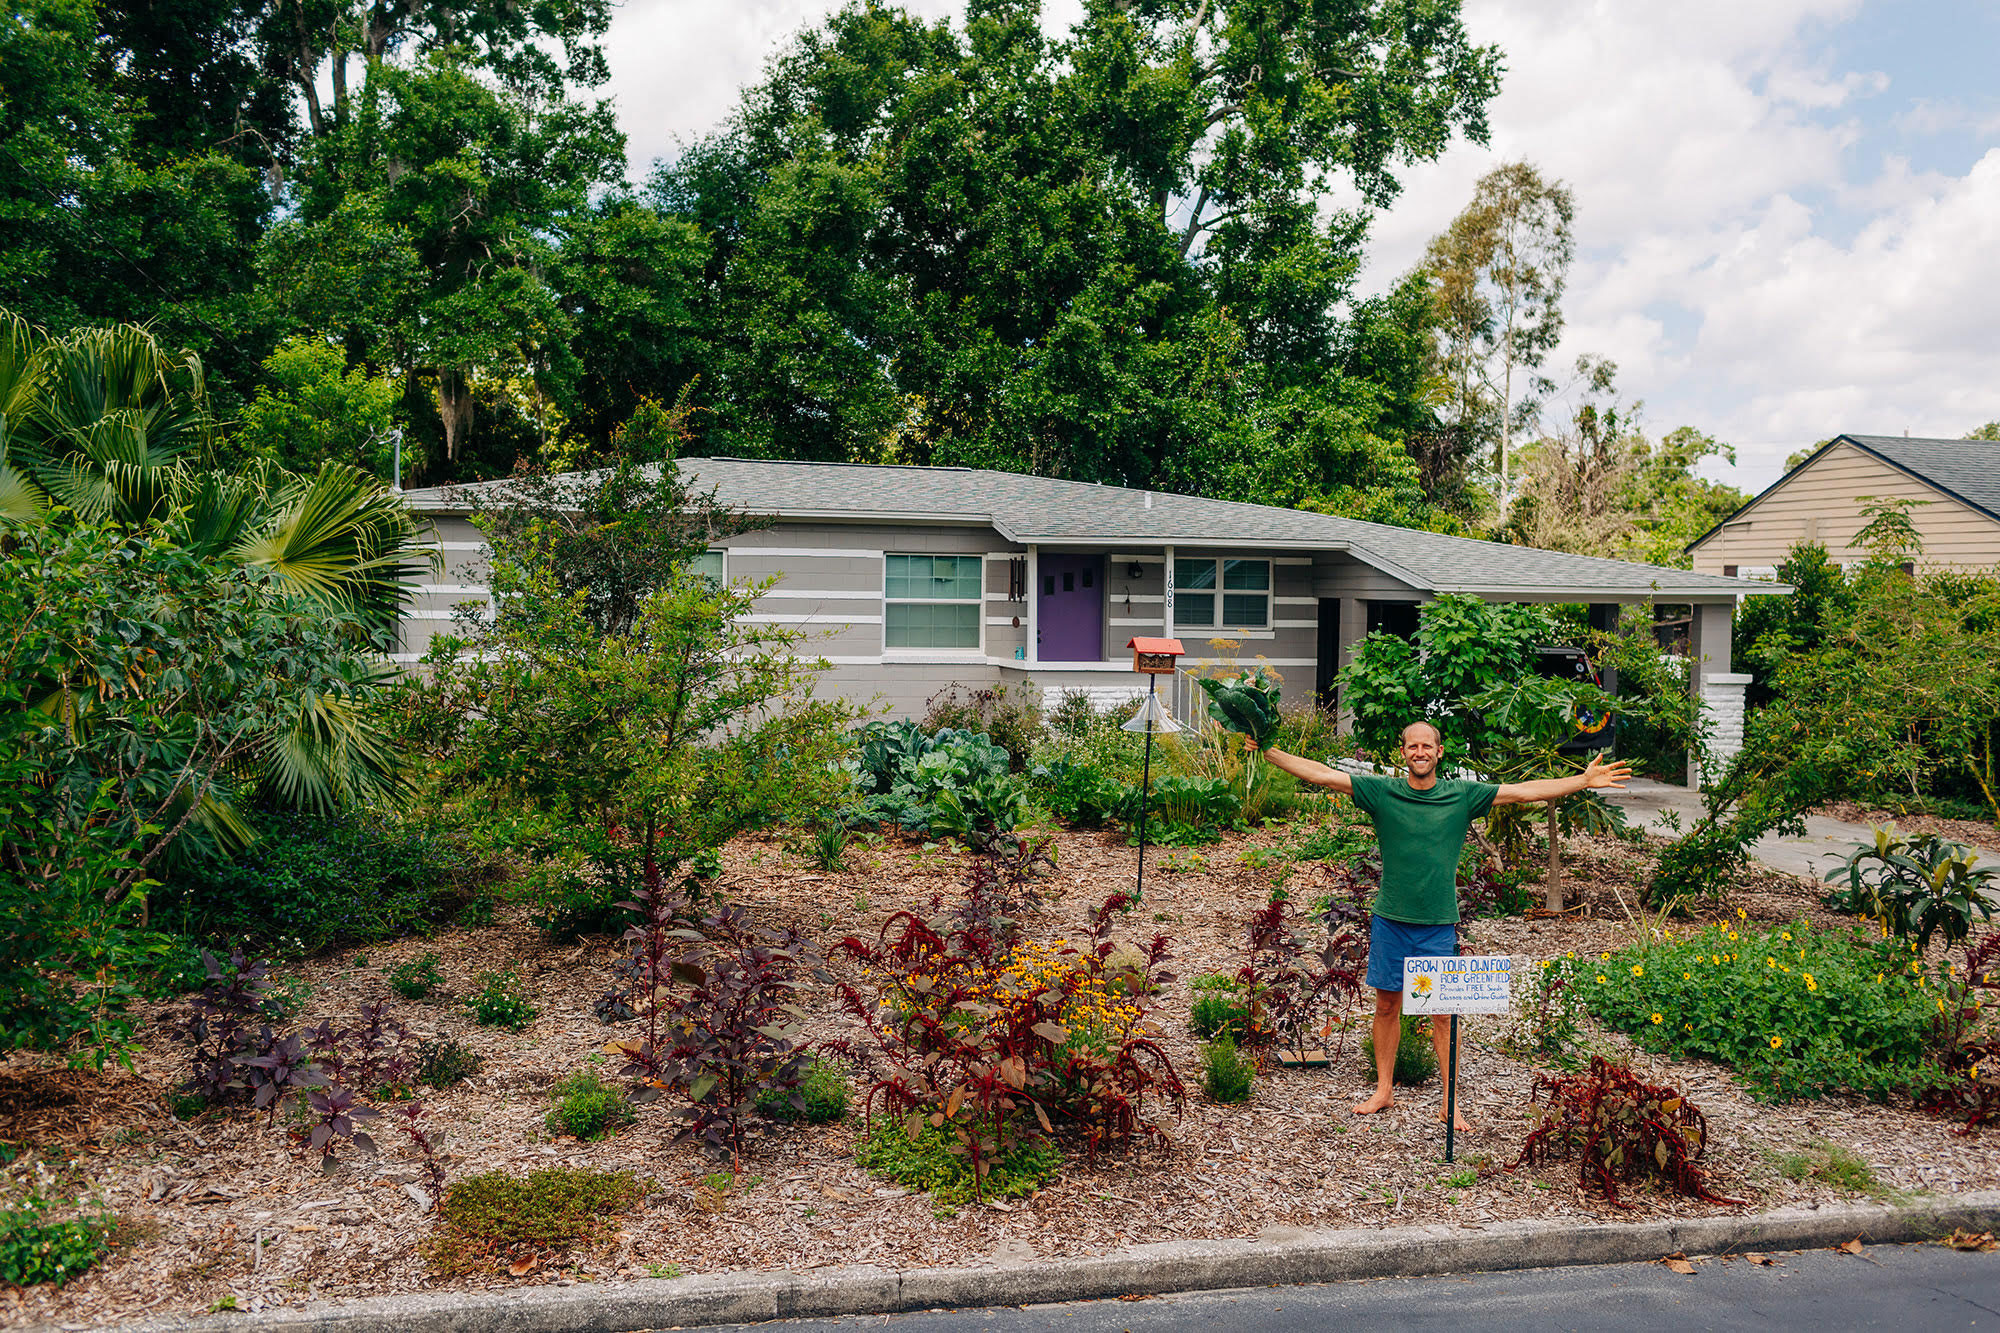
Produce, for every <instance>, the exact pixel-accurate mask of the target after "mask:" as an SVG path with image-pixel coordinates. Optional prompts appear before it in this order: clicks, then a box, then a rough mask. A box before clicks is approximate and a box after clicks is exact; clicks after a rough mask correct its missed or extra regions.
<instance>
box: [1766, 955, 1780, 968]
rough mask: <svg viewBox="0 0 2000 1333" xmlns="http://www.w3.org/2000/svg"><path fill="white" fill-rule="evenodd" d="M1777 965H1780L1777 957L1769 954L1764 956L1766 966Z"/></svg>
mask: <svg viewBox="0 0 2000 1333" xmlns="http://www.w3.org/2000/svg"><path fill="white" fill-rule="evenodd" d="M1777 965H1778V960H1777V959H1775V958H1772V957H1770V956H1769V955H1766V956H1765V958H1764V966H1765V967H1776V966H1777Z"/></svg>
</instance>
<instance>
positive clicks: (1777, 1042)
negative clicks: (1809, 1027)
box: [1771, 1033, 1785, 1051]
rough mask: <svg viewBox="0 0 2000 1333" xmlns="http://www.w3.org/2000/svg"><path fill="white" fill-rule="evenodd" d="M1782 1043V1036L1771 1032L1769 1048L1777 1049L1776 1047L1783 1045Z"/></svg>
mask: <svg viewBox="0 0 2000 1333" xmlns="http://www.w3.org/2000/svg"><path fill="white" fill-rule="evenodd" d="M1784 1044H1785V1039H1784V1038H1783V1037H1780V1036H1778V1035H1777V1034H1776V1033H1772V1034H1771V1049H1772V1050H1774V1051H1775V1050H1777V1049H1778V1048H1779V1047H1780V1046H1783V1045H1784Z"/></svg>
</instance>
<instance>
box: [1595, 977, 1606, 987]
mask: <svg viewBox="0 0 2000 1333" xmlns="http://www.w3.org/2000/svg"><path fill="white" fill-rule="evenodd" d="M1604 982H1605V978H1604V977H1602V976H1600V977H1598V978H1597V984H1598V985H1600V986H1602V985H1603V984H1604Z"/></svg>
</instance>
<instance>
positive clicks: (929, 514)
mask: <svg viewBox="0 0 2000 1333" xmlns="http://www.w3.org/2000/svg"><path fill="white" fill-rule="evenodd" d="M680 466H681V467H683V468H684V469H686V470H688V471H690V472H692V473H693V474H694V477H695V479H696V481H697V483H698V484H699V486H700V487H701V488H702V489H704V490H705V489H707V488H709V487H714V488H715V489H716V491H717V494H718V497H719V498H720V499H721V501H722V502H723V503H724V504H726V505H728V506H729V507H730V508H732V509H738V510H743V511H746V512H749V513H757V514H776V515H779V516H782V517H785V518H793V519H799V518H821V519H828V520H848V521H857V520H870V521H877V522H899V521H901V522H916V521H924V522H936V521H939V520H944V521H952V520H958V521H962V522H968V523H981V524H991V525H992V526H993V527H994V528H995V529H997V530H998V531H999V532H1000V533H1001V535H1003V536H1005V537H1007V538H1008V539H1010V540H1012V541H1015V542H1019V543H1022V544H1024V545H1026V544H1037V545H1095V546H1102V547H1111V548H1113V549H1117V548H1144V547H1148V546H1151V547H1159V546H1164V545H1181V546H1246V547H1260V548H1274V549H1281V550H1295V551H1346V552H1348V553H1349V554H1350V555H1352V556H1353V557H1354V558H1356V559H1358V560H1360V561H1362V562H1364V563H1366V564H1369V565H1372V566H1374V567H1376V568H1378V569H1380V570H1382V571H1384V572H1385V573H1387V574H1390V575H1392V576H1393V577H1395V578H1398V579H1401V580H1402V581H1403V582H1405V583H1408V584H1410V585H1411V586H1412V587H1415V588H1420V589H1423V590H1426V591H1429V592H1472V593H1483V594H1487V595H1492V596H1503V597H1504V596H1509V595H1513V596H1523V597H1551V596H1564V595H1570V594H1575V595H1578V596H1579V598H1581V597H1583V596H1584V595H1598V596H1602V597H1605V598H1615V597H1619V596H1624V597H1631V598H1643V597H1649V596H1653V595H1656V594H1659V595H1671V594H1680V595H1685V596H1702V597H1719V596H1730V595H1734V594H1737V593H1771V592H1784V591H1788V589H1785V588H1783V587H1781V586H1779V585H1776V584H1771V583H1766V582H1761V581H1755V580H1748V579H1733V578H1721V577H1718V576H1716V575H1712V574H1695V573H1691V572H1690V571H1688V570H1684V569H1668V568H1666V567H1664V566H1659V565H1644V564H1638V563H1635V562H1633V561H1627V560H1603V559H1598V558H1596V557H1593V556H1583V555H1569V554H1565V553H1563V552H1560V551H1543V550H1537V549H1534V548H1531V547H1524V546H1508V545H1505V544H1503V543H1499V542H1484V541H1475V540H1473V539H1471V538H1468V537H1449V536H1444V535H1442V534H1440V533H1435V532H1422V531H1418V530H1416V529H1413V528H1398V527H1391V526H1389V525H1386V524H1381V523H1364V522H1362V521H1360V520H1358V519H1352V518H1339V517H1336V516H1334V515H1331V514H1314V513H1308V512H1306V511H1303V510H1297V509H1281V508H1277V507H1275V506H1272V505H1254V504H1242V503H1238V502H1236V501H1231V500H1210V499H1206V498H1203V497H1200V496H1192V495H1171V494H1168V493H1165V492H1162V491H1139V490H1133V489H1129V488H1126V487H1123V486H1101V485H1095V484H1092V483H1089V482H1077V481H1058V480H1056V479H1054V478H1052V477H1033V476H1026V475H1023V474H1020V473H1013V472H987V471H981V470H978V469H973V468H947V467H901V466H878V465H872V464H856V463H799V462H786V461H774V460H756V459H738V458H688V459H682V460H681V462H680ZM505 485H506V483H505V482H487V483H484V484H483V485H480V486H469V487H462V488H457V489H456V490H450V489H433V490H426V491H411V492H409V493H408V500H409V503H410V505H411V507H412V508H415V509H417V510H419V511H445V510H455V509H463V508H464V507H465V505H466V502H467V500H468V499H469V498H470V497H471V496H474V495H477V494H479V493H482V492H491V491H493V490H496V489H499V488H503V487H504V486H505Z"/></svg>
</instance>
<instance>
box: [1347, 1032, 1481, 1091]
mask: <svg viewBox="0 0 2000 1333" xmlns="http://www.w3.org/2000/svg"><path fill="white" fill-rule="evenodd" d="M1461 1035H1462V1034H1461ZM1463 1052H1464V1048H1463V1047H1461V1048H1460V1055H1459V1061H1460V1070H1461V1072H1463V1069H1464V1059H1465V1057H1464V1053H1463ZM1361 1065H1362V1068H1364V1069H1366V1070H1367V1071H1368V1072H1369V1073H1371V1074H1372V1073H1374V1072H1375V1034H1374V1033H1373V1032H1370V1033H1368V1034H1367V1035H1366V1036H1364V1037H1362V1039H1361ZM1437 1068H1438V1057H1437V1047H1436V1046H1434V1045H1432V1043H1431V1025H1430V1020H1429V1019H1426V1018H1420V1017H1418V1016H1417V1015H1416V1014H1404V1015H1403V1016H1402V1030H1401V1035H1400V1036H1398V1037H1397V1039H1396V1068H1395V1070H1394V1072H1393V1073H1392V1074H1391V1076H1390V1077H1391V1078H1392V1079H1393V1080H1394V1082H1395V1083H1396V1084H1397V1085H1398V1086H1400V1087H1410V1088H1413V1087H1415V1086H1417V1085H1418V1084H1419V1083H1427V1082H1429V1081H1430V1077H1431V1075H1433V1074H1435V1073H1437Z"/></svg>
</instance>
